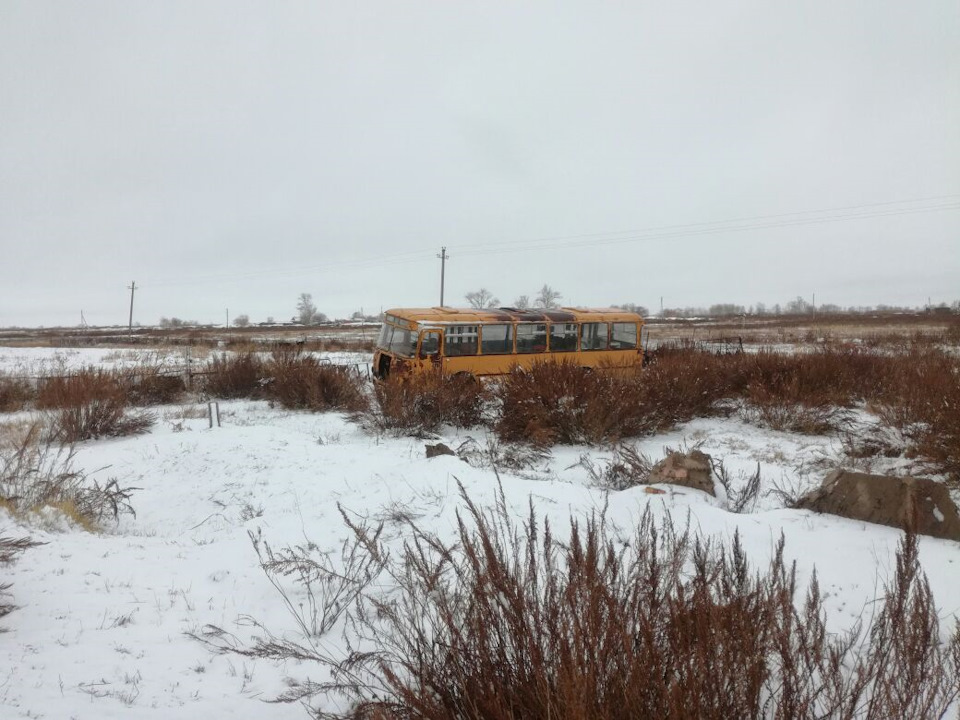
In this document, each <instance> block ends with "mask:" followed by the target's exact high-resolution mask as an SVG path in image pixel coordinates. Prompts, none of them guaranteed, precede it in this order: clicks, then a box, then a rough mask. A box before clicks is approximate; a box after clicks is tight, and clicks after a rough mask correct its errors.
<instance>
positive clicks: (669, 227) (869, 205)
mask: <svg viewBox="0 0 960 720" xmlns="http://www.w3.org/2000/svg"><path fill="white" fill-rule="evenodd" d="M958 199H960V195H958V194H954V195H936V196H932V197H926V198H913V199H910V200H888V201H885V202H877V203H864V204H861V205H847V206H843V207H833V208H822V209H820V210H797V211H794V212H787V213H777V214H773V215H755V216H751V217H741V218H730V219H727V220H711V221H703V222H695V223H682V224H675V225H658V226H652V227H645V228H636V229H633V230H609V231H604V232H596V233H584V234H580V235H560V236H554V237H541V238H533V239H531V240H529V241H527V242H530V243H537V242H553V241H562V240H581V239H587V238H602V237H604V236H608V235H637V234H641V233H650V232H663V231H667V230H679V229H682V228H697V227H704V226H712V225H724V224H728V223H745V222H758V221H761V220H772V219H776V218H786V217H791V216H795V215H820V214H823V213H833V212H841V213H842V212H850V211H853V210H861V209H865V208H874V207H884V206H890V205H909V204H911V203H921V202H934V201H937V202H940V201H950V202H957V200H958ZM515 242H516V241H515V240H499V241H490V242H484V243H482V244H477V243H474V244H472V245H459V246H458V251H460V250H473V249H474V248H486V247H490V246H493V245H512V244H515Z"/></svg>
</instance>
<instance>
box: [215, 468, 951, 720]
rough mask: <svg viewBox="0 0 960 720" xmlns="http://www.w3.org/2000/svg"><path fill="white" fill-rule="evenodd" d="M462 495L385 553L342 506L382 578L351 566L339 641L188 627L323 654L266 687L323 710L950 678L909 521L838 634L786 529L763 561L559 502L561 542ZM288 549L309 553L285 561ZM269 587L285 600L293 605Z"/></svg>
mask: <svg viewBox="0 0 960 720" xmlns="http://www.w3.org/2000/svg"><path fill="white" fill-rule="evenodd" d="M461 496H462V499H463V501H464V502H465V504H466V512H465V513H464V514H463V515H460V516H459V518H458V526H457V533H456V538H455V540H454V542H452V543H448V542H445V541H443V540H442V539H441V538H439V537H438V536H436V535H434V534H432V533H430V532H428V531H426V530H424V529H423V528H420V527H418V526H417V525H416V524H415V523H410V526H409V528H408V532H407V541H406V543H405V545H404V548H403V552H402V554H401V555H400V556H399V557H398V558H397V559H395V560H391V559H388V558H387V556H386V554H385V552H384V550H383V548H382V547H381V542H380V540H379V530H377V531H371V530H369V529H366V528H355V527H354V526H352V525H351V527H354V532H355V534H354V540H352V541H351V542H352V543H353V547H355V548H357V549H358V550H360V551H361V552H360V555H362V554H363V553H364V552H366V553H370V554H371V556H372V558H373V559H374V560H375V564H374V565H373V566H372V567H373V569H375V570H376V571H377V572H380V571H382V572H384V573H386V575H387V576H388V577H389V578H390V580H391V586H392V587H389V588H387V589H385V590H379V589H378V588H379V587H380V585H379V583H374V582H373V579H374V577H375V575H374V574H373V573H372V572H371V573H361V575H360V581H359V585H360V586H362V588H363V589H362V590H361V591H360V592H358V593H357V594H356V595H355V604H354V606H353V608H352V609H350V610H348V611H345V612H341V614H343V615H344V617H345V619H346V625H345V627H346V628H347V637H346V639H347V642H348V645H349V647H350V648H351V649H352V651H351V652H350V653H349V654H348V655H347V656H346V657H345V658H333V657H331V656H330V654H329V653H327V652H325V651H324V650H323V647H324V645H323V644H322V643H320V642H317V641H316V638H315V635H313V634H312V633H313V627H312V626H311V624H310V623H309V622H303V623H301V624H302V625H303V626H305V628H302V630H303V633H304V638H303V640H301V641H299V642H298V641H292V640H289V639H284V638H278V637H277V636H275V635H272V634H270V633H269V632H267V634H266V636H262V637H259V638H255V639H254V640H253V642H252V644H247V643H245V642H243V641H242V640H240V639H239V638H237V637H236V636H234V635H231V634H230V633H227V632H226V631H224V630H223V629H221V628H212V627H211V628H207V629H206V631H205V633H204V634H203V635H202V636H200V639H202V640H203V641H204V642H205V643H206V644H207V645H208V646H209V647H211V648H212V649H214V650H215V651H217V652H232V653H238V654H241V655H244V656H247V657H259V658H272V659H275V660H279V659H283V660H296V661H305V662H316V663H320V664H322V665H323V666H324V667H325V669H326V670H327V671H328V672H329V673H330V678H331V679H330V680H329V681H328V682H321V683H317V682H312V681H309V680H296V679H293V680H290V681H289V682H290V689H289V691H288V692H286V693H284V695H282V696H281V697H280V698H278V700H279V701H300V702H311V703H314V705H313V706H312V712H313V714H314V716H316V717H337V718H346V717H351V718H381V719H386V718H414V717H415V718H427V719H434V718H435V719H437V720H452V719H453V718H505V719H506V718H513V717H518V716H522V717H537V718H540V717H550V718H558V719H559V720H565V719H570V720H586V719H587V718H614V719H616V718H646V717H651V718H652V717H656V718H668V719H674V718H675V719H677V720H679V719H680V718H691V717H697V718H756V719H759V718H766V717H783V718H796V719H799V720H813V719H814V718H825V717H830V718H841V719H843V720H887V719H888V718H921V717H922V718H942V717H943V716H944V715H945V713H946V712H947V710H948V709H949V708H950V706H951V704H952V703H953V702H955V701H956V699H957V696H958V692H960V686H958V680H957V678H958V671H960V667H958V665H960V626H958V628H957V629H956V631H955V632H954V633H953V634H952V636H951V638H950V639H949V640H948V641H947V642H942V638H941V635H940V629H939V620H938V616H937V611H936V607H935V605H934V602H933V597H932V595H931V593H930V589H929V586H928V584H927V582H926V578H925V577H924V576H923V574H922V572H921V571H920V567H919V563H918V560H917V540H916V536H914V535H911V534H908V535H906V536H905V538H904V540H903V541H902V543H901V546H900V549H899V551H898V553H897V571H896V574H895V576H894V578H893V580H892V582H891V583H890V584H889V585H888V586H887V587H886V589H885V591H884V595H883V597H882V598H880V599H879V601H878V604H879V609H878V611H877V613H876V615H875V619H874V620H873V622H871V623H870V624H869V625H868V626H867V627H866V628H859V627H858V628H855V629H854V630H852V631H851V632H850V633H847V634H843V635H833V634H830V633H828V632H827V629H826V627H827V626H826V618H825V613H824V610H823V598H822V596H821V594H820V591H819V586H818V583H817V580H816V576H815V575H814V577H813V579H812V581H811V582H810V584H809V587H808V590H807V592H806V595H805V597H804V598H803V599H802V600H800V601H799V602H798V600H797V598H796V595H797V578H796V572H795V569H794V568H793V567H792V566H788V565H787V564H786V563H785V561H784V541H783V538H782V537H781V539H780V541H779V543H778V544H777V546H776V548H775V552H774V555H773V558H772V559H771V561H770V564H769V566H768V567H767V568H766V569H765V570H760V571H757V570H753V569H751V567H750V564H749V562H748V559H747V556H746V553H745V552H744V549H743V547H742V545H741V543H740V540H739V537H738V536H737V535H734V537H733V540H732V541H731V542H730V543H729V544H720V543H716V542H714V541H710V540H703V539H701V538H698V537H695V536H694V535H692V534H691V532H690V531H689V527H677V526H676V525H674V524H673V522H672V521H670V519H669V518H667V519H666V520H665V521H664V522H663V523H662V524H660V525H658V524H656V523H655V522H654V520H653V517H652V515H651V513H650V512H649V510H648V511H647V512H646V513H645V514H644V516H643V517H642V518H641V520H640V523H639V525H638V526H637V528H636V529H635V532H634V534H633V537H632V538H631V539H630V541H629V542H623V541H622V540H619V539H617V537H618V534H617V533H616V532H615V531H614V529H613V528H612V527H610V526H609V525H608V523H607V521H606V519H605V517H604V515H603V514H600V515H592V516H590V517H589V518H587V519H585V520H582V521H581V520H571V523H570V528H569V535H568V536H565V538H564V541H563V542H559V541H558V540H556V539H555V538H554V535H553V531H552V528H551V527H550V525H549V523H548V522H547V521H546V520H542V521H541V520H539V519H538V518H537V516H536V513H535V510H534V508H533V507H532V505H531V508H530V512H529V516H528V517H527V519H526V520H525V521H523V522H518V521H516V520H514V519H513V517H512V516H511V514H510V512H509V511H508V509H507V503H506V500H505V498H504V496H503V494H502V491H501V494H500V495H499V497H498V500H497V503H496V506H495V507H493V508H491V509H487V510H484V509H481V508H480V507H478V506H476V505H475V504H474V503H473V502H472V501H471V500H470V499H469V498H468V497H467V496H466V495H465V494H464V492H463V489H462V487H461ZM348 522H349V521H348ZM288 561H290V562H293V564H294V566H295V567H296V568H299V567H300V566H301V564H302V562H303V556H302V555H300V554H298V553H294V554H293V555H292V556H290V557H288V558H285V559H284V560H283V562H282V563H281V564H280V565H279V566H277V567H278V569H279V568H282V567H285V565H284V563H286V562H288ZM363 562H364V561H362V560H358V559H356V557H354V559H352V560H350V561H349V564H350V565H351V566H353V567H363ZM381 562H382V565H381V564H379V563H381ZM300 572H301V570H299V569H296V570H295V571H294V573H295V574H299V573H300ZM323 572H329V569H326V568H325V569H324V570H323ZM343 574H344V575H347V573H343ZM299 584H300V586H301V589H302V587H303V586H304V584H305V581H304V580H302V579H301V580H299ZM285 593H286V594H285ZM281 595H283V596H284V597H285V598H286V600H285V602H286V604H287V607H288V610H290V611H291V612H292V613H294V615H295V616H296V614H297V613H298V612H300V608H301V605H300V604H299V603H298V602H291V599H292V596H290V595H289V591H281ZM333 607H334V608H342V604H336V603H334V604H333ZM255 626H256V627H257V629H258V630H261V631H263V630H264V628H263V627H262V626H261V625H259V624H256V625H255ZM327 627H328V628H329V627H332V626H331V625H328V626H327ZM318 703H323V704H324V705H323V707H319V706H318V705H317V704H318ZM338 706H339V709H338Z"/></svg>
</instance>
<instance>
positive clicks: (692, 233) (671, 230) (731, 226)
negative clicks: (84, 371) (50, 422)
mask: <svg viewBox="0 0 960 720" xmlns="http://www.w3.org/2000/svg"><path fill="white" fill-rule="evenodd" d="M920 203H925V204H923V205H919V206H917V205H918V204H920ZM911 205H913V206H911ZM894 206H904V207H894ZM950 210H960V195H941V196H935V197H928V198H916V199H910V200H891V201H887V202H879V203H867V204H861V205H850V206H846V207H837V208H826V209H822V210H800V211H796V212H789V213H778V214H774V215H757V216H753V217H743V218H732V219H728V220H715V221H709V222H696V223H684V224H676V225H660V226H652V227H647V228H640V229H635V230H620V231H608V232H598V233H589V234H580V235H566V236H555V237H543V238H535V239H531V240H520V241H517V240H496V241H489V242H484V243H473V244H467V245H461V246H456V245H454V246H452V247H451V249H452V250H453V252H454V254H455V255H456V256H457V257H472V256H477V255H499V254H505V253H513V252H531V251H542V250H559V249H572V248H579V247H590V246H597V245H615V244H626V243H633V242H642V241H652V240H668V239H673V238H682V237H699V236H703V235H717V234H722V233H741V232H749V231H753V230H767V229H772V228H781V227H795V226H802V225H814V224H823V223H831V222H844V221H850V220H863V219H869V218H877V217H892V216H898V215H912V214H921V213H932V212H944V211H950ZM448 247H450V246H449V245H448ZM435 257H436V249H435V248H434V249H430V250H427V249H424V250H410V251H406V252H400V253H393V254H390V255H379V256H376V257H366V258H348V259H344V260H331V261H329V262H325V263H322V264H316V265H309V266H300V267H297V268H276V269H271V270H256V271H249V272H239V273H220V274H212V275H199V276H191V277H181V278H175V279H169V280H158V281H155V282H144V283H142V285H141V287H170V286H177V285H193V284H198V283H204V282H216V281H220V280H233V281H236V280H246V279H253V278H261V277H278V278H279V277H292V276H297V275H310V274H314V273H319V272H328V271H331V270H340V269H347V268H357V269H360V268H383V267H390V266H393V265H400V264H407V263H412V262H419V261H425V260H432V259H434V258H435Z"/></svg>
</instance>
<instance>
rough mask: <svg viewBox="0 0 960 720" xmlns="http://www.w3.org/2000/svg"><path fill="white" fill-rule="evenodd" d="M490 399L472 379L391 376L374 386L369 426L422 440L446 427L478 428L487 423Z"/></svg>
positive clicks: (460, 377)
mask: <svg viewBox="0 0 960 720" xmlns="http://www.w3.org/2000/svg"><path fill="white" fill-rule="evenodd" d="M486 396H487V394H486V391H485V390H484V388H483V386H481V385H480V383H479V382H478V381H477V380H476V379H475V378H473V377H470V376H468V375H453V376H444V375H439V374H422V375H405V376H397V375H391V376H390V377H388V378H387V379H386V380H385V381H384V382H381V383H377V384H376V385H375V386H374V398H375V400H376V404H375V406H374V407H373V408H371V412H370V413H369V414H368V416H367V417H366V418H365V422H366V423H367V424H368V426H371V427H373V428H375V429H377V430H380V431H392V432H407V433H413V434H415V435H418V436H423V435H425V434H429V433H435V432H437V431H438V430H439V429H440V428H441V427H442V426H444V425H453V426H454V427H474V426H476V425H479V424H481V422H483V420H484V400H485V398H486Z"/></svg>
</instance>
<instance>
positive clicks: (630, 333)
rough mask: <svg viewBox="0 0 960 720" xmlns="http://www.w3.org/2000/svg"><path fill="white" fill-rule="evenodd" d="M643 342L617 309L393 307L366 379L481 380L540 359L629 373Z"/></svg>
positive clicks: (637, 323)
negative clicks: (428, 376) (435, 375)
mask: <svg viewBox="0 0 960 720" xmlns="http://www.w3.org/2000/svg"><path fill="white" fill-rule="evenodd" d="M644 340H645V333H644V326H643V318H642V317H641V316H640V315H637V314H636V313H631V312H625V311H622V310H616V309H609V310H603V309H580V308H557V309H548V310H517V309H515V308H494V309H489V310H472V309H467V310H463V309H455V308H447V307H434V308H406V309H394V310H388V311H387V312H386V314H385V315H384V321H383V326H382V327H381V329H380V336H379V338H378V339H377V347H376V350H375V351H374V356H373V375H374V377H375V378H376V379H378V380H385V379H386V378H387V377H388V376H389V375H391V374H403V373H425V372H439V373H441V374H443V375H458V374H464V375H470V376H473V377H475V378H480V377H487V376H492V375H504V374H506V373H508V372H510V370H511V368H513V367H514V366H519V367H530V366H531V365H533V363H535V362H537V361H544V360H546V361H557V362H569V363H572V364H575V365H578V366H580V367H586V368H605V369H608V368H609V369H614V370H620V371H632V370H636V369H639V368H640V367H641V366H642V364H643V345H644Z"/></svg>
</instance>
